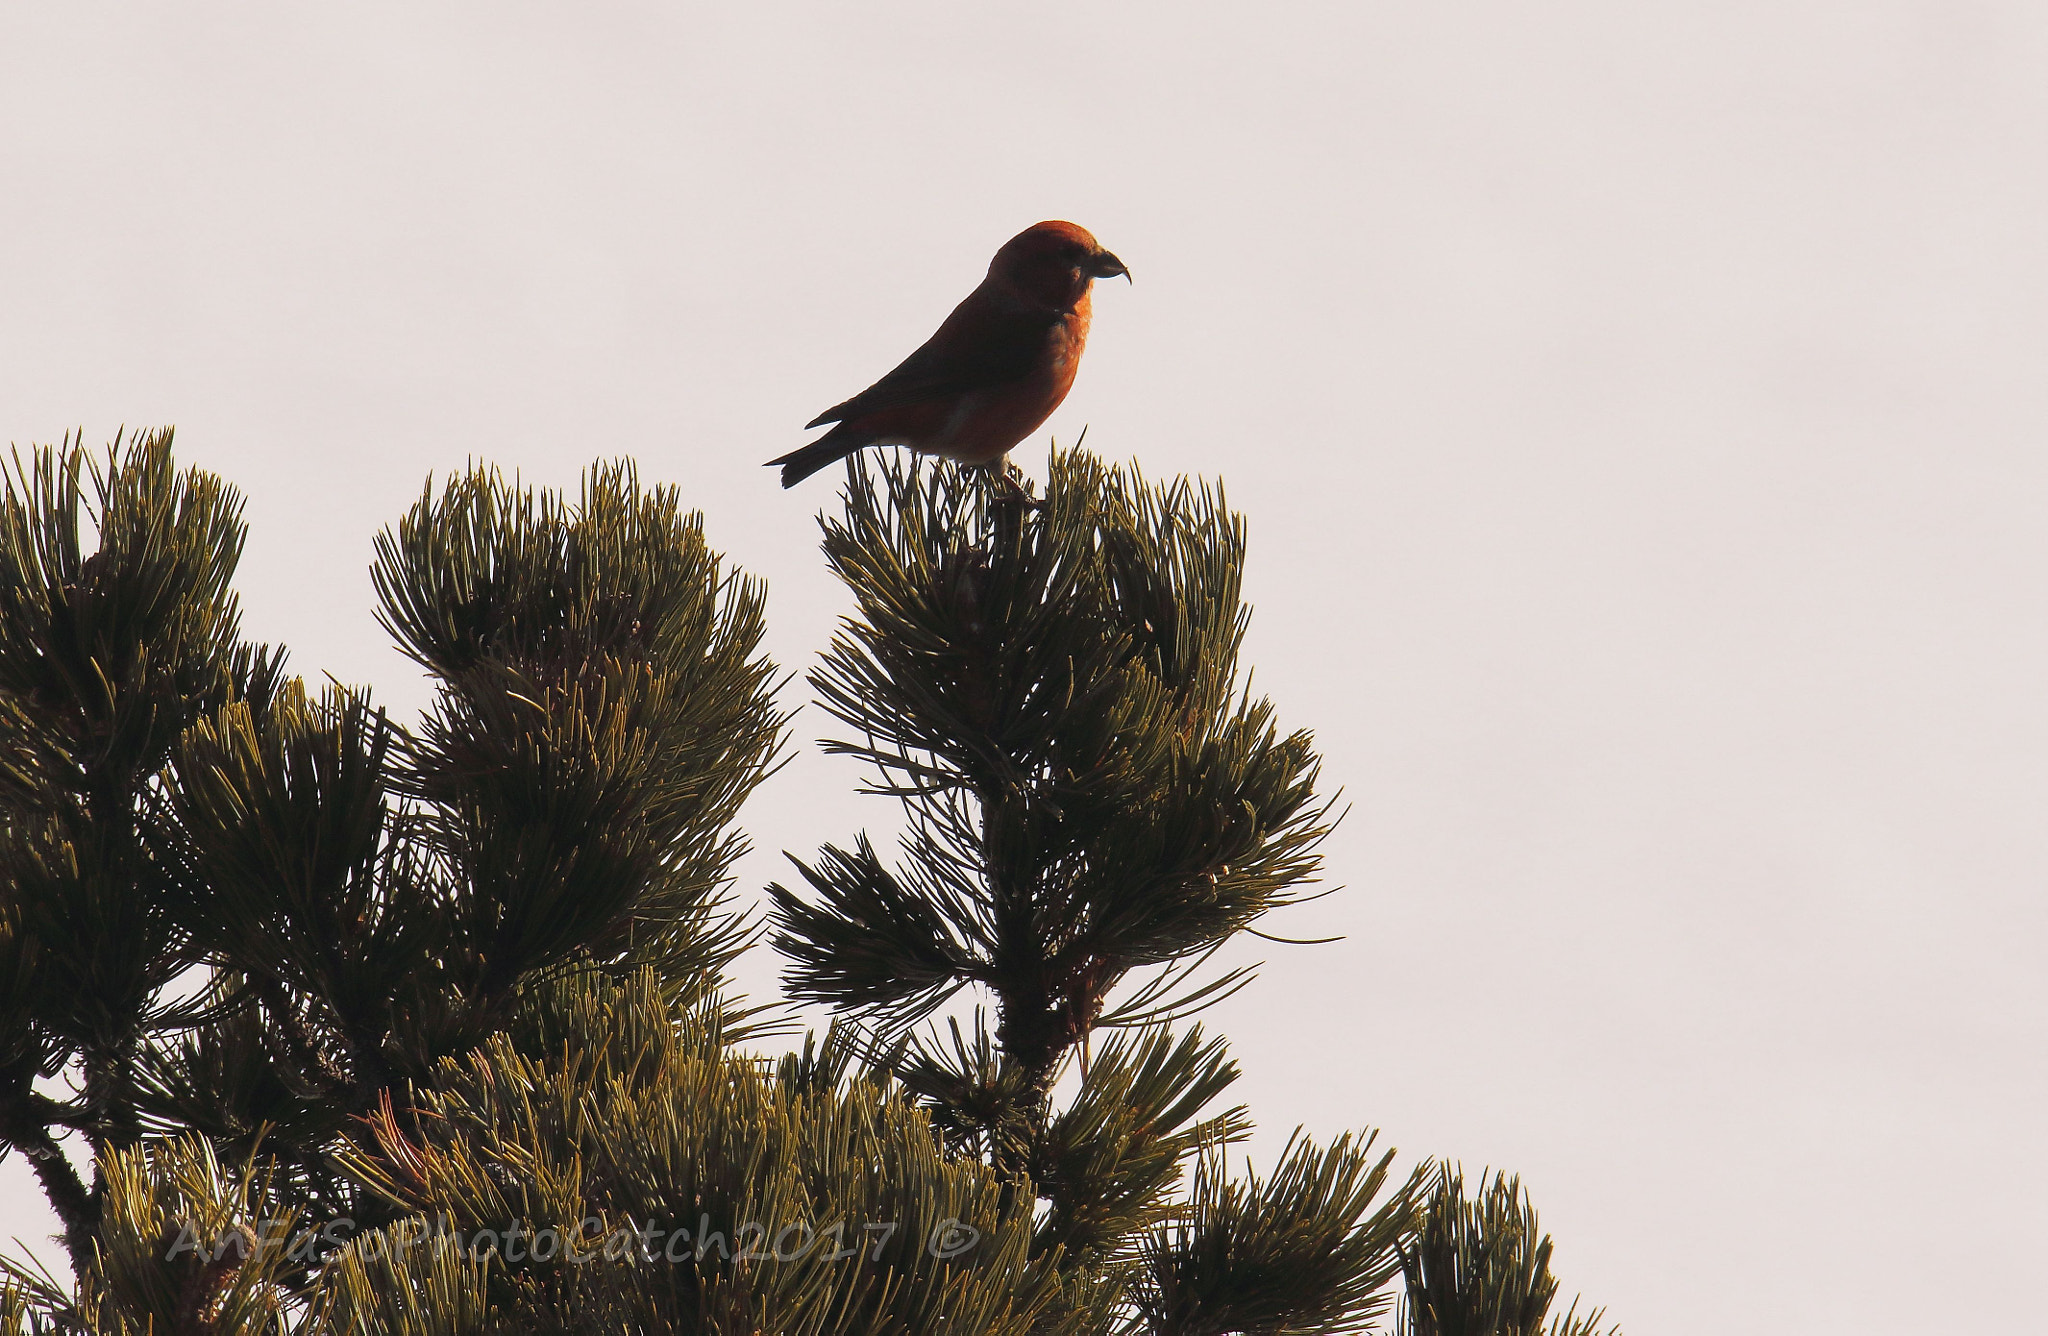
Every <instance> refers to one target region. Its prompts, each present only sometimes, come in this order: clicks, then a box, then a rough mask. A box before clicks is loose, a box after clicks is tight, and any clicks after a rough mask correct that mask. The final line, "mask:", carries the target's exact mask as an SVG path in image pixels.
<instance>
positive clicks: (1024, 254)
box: [988, 222, 1131, 310]
mask: <svg viewBox="0 0 2048 1336" xmlns="http://www.w3.org/2000/svg"><path fill="white" fill-rule="evenodd" d="M1119 275H1121V276H1122V277H1123V278H1125V279H1126V280H1128V279H1129V278H1130V276H1131V271H1130V270H1129V269H1126V268H1125V267H1124V262H1123V261H1122V260H1119V259H1117V258H1116V256H1114V255H1112V254H1110V253H1109V252H1108V251H1106V250H1104V249H1102V246H1101V243H1099V242H1097V241H1096V240H1095V238H1094V237H1093V236H1092V235H1090V234H1089V231H1088V229H1087V228H1085V227H1078V226H1076V225H1074V224H1073V223H1060V222H1048V223H1034V224H1033V225H1032V226H1030V227H1027V228H1025V229H1024V230H1023V231H1022V232H1019V233H1018V234H1017V235H1016V236H1014V237H1011V238H1010V239H1009V240H1008V241H1006V242H1004V243H1003V248H1002V249H1001V250H999V251H997V252H996V258H995V259H993V260H991V261H989V266H988V276H989V278H990V279H991V280H992V281H994V282H995V283H998V284H1000V285H1001V286H1002V287H1004V288H1007V289H1008V290H1009V291H1010V292H1011V293H1012V294H1014V295H1015V296H1018V297H1020V298H1022V299H1023V300H1024V301H1026V302H1028V303H1030V304H1031V305H1033V306H1043V307H1049V308H1053V309H1057V310H1069V309H1072V307H1073V305H1074V303H1075V302H1078V301H1080V300H1081V297H1082V295H1083V294H1085V293H1086V292H1087V291H1088V285H1089V284H1090V283H1092V282H1094V281H1095V280H1096V279H1098V278H1116V277H1118V276H1119Z"/></svg>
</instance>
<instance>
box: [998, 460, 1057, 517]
mask: <svg viewBox="0 0 2048 1336" xmlns="http://www.w3.org/2000/svg"><path fill="white" fill-rule="evenodd" d="M996 487H997V490H998V493H999V495H998V497H997V499H998V500H1000V501H1007V502H1011V503H1013V504H1015V505H1019V506H1022V507H1023V508H1024V509H1026V510H1044V509H1045V502H1044V501H1042V500H1040V499H1039V498H1037V497H1035V496H1033V495H1032V494H1031V493H1030V492H1029V491H1027V490H1026V489H1025V486H1024V470H1023V469H1020V468H1018V467H1017V465H1016V464H1015V463H1013V462H1012V461H1010V460H1009V459H1005V460H1003V462H1002V463H1001V464H1000V465H998V466H997V471H996Z"/></svg>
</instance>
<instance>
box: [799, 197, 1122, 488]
mask: <svg viewBox="0 0 2048 1336" xmlns="http://www.w3.org/2000/svg"><path fill="white" fill-rule="evenodd" d="M1118 277H1121V278H1123V279H1124V280H1125V281H1126V282H1129V281H1130V277H1131V271H1130V270H1129V269H1128V268H1126V267H1125V266H1124V262H1123V261H1122V260H1119V259H1118V258H1117V257H1116V256H1115V255H1112V254H1111V253H1110V252H1108V251H1106V250H1104V249H1103V248H1102V246H1101V244H1100V243H1098V242H1097V241H1096V240H1095V238H1094V236H1092V235H1091V234H1090V233H1089V231H1088V229H1087V228H1085V227H1080V226H1077V225H1076V224H1074V223H1066V222H1058V221H1051V222H1043V223H1034V224H1033V225H1032V226H1030V227H1027V228H1025V229H1024V230H1023V231H1022V232H1019V233H1018V234H1017V235H1016V236H1014V237H1011V238H1010V239H1009V240H1008V241H1006V242H1004V243H1003V246H1002V249H1000V250H998V251H997V252H996V254H995V258H994V259H992V260H990V261H989V265H988V276H987V277H986V278H984V279H982V281H981V286H979V287H977V288H975V290H974V291H972V292H970V293H968V294H967V298H966V300H964V301H962V302H961V303H960V304H959V305H958V306H956V307H954V308H953V313H952V314H951V315H949V316H947V317H946V320H945V323H944V324H942V325H940V326H939V328H938V332H937V333H935V334H933V335H932V336H931V337H930V338H929V339H927V340H925V342H924V346H922V347H920V348H919V349H918V350H917V351H916V352H914V353H912V354H911V355H910V356H908V357H906V358H904V359H903V362H902V364H901V365H899V366H898V367H897V368H896V369H895V370H894V371H891V372H890V373H889V374H888V375H886V376H884V377H882V378H881V379H880V380H878V381H876V382H875V383H874V384H872V385H870V386H868V387H867V388H866V389H865V390H862V391H861V392H860V393H859V394H856V395H854V396H853V397H852V398H851V399H848V400H846V401H845V402H844V403H838V404H834V405H833V406H832V407H830V408H828V409H826V410H825V411H824V412H822V413H820V414H818V416H816V417H814V418H812V419H811V420H810V421H809V422H808V423H806V424H804V425H805V429H806V430H809V429H810V428H813V427H822V426H824V425H826V424H827V423H832V424H835V425H834V426H833V427H832V429H831V430H830V431H828V432H826V433H825V434H824V435H823V436H820V437H819V438H818V439H817V440H815V441H812V442H811V443H810V444H809V445H805V446H802V447H800V448H799V449H796V450H792V451H790V452H789V453H788V454H786V455H783V456H782V457H781V458H779V459H771V460H769V461H768V466H769V467H770V468H774V467H778V466H779V467H780V468H781V469H782V485H783V486H784V487H794V486H796V485H797V484H798V483H800V482H802V481H803V480H804V479H805V478H808V477H810V476H811V475H812V474H813V473H816V472H817V471H818V470H819V469H822V468H824V467H825V466H826V465H828V464H833V463H836V462H837V461H839V460H842V459H844V458H846V457H847V456H848V455H850V454H853V453H854V452H855V451H857V450H864V449H866V448H867V447H868V446H871V445H904V446H909V447H910V448H911V449H912V450H916V451H919V452H920V453H923V454H928V455H938V456H940V457H941V458H945V459H951V460H957V461H958V462H960V463H963V464H980V465H988V466H993V465H996V464H997V463H998V462H999V461H1001V460H1003V459H1004V458H1005V456H1007V455H1008V454H1009V452H1010V450H1011V448H1012V447H1013V446H1015V445H1016V444H1017V443H1018V442H1019V441H1021V440H1023V439H1024V438H1025V437H1026V436H1029V435H1030V434H1031V433H1032V432H1034V431H1036V430H1037V429H1038V425H1039V424H1040V423H1041V422H1044V421H1045V420H1046V419H1047V418H1048V417H1051V416H1052V412H1053V410H1054V409H1055V408H1058V407H1059V406H1060V401H1061V400H1063V399H1065V398H1066V397H1067V391H1068V390H1069V389H1071V388H1072V387H1073V384H1074V373H1075V371H1077V370H1078V369H1079V368H1080V365H1081V350H1082V348H1083V347H1084V346H1086V344H1087V342H1088V321H1089V317H1090V314H1091V309H1092V304H1091V302H1090V300H1089V289H1090V288H1091V287H1092V286H1093V285H1094V282H1095V280H1096V279H1098V278H1118Z"/></svg>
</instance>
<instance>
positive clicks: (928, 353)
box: [804, 298, 1066, 431]
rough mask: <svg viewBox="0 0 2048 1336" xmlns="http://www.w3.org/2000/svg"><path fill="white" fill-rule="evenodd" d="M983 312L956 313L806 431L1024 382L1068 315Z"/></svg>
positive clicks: (1015, 311) (813, 421)
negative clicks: (897, 363) (891, 367)
mask: <svg viewBox="0 0 2048 1336" xmlns="http://www.w3.org/2000/svg"><path fill="white" fill-rule="evenodd" d="M970 300H972V299H971V298H970ZM962 306H963V308H964V307H965V303H963V304H962ZM979 314H980V312H970V311H969V310H967V309H962V310H956V311H955V312H953V314H952V315H951V316H950V317H948V318H947V320H946V323H945V324H944V325H941V326H940V327H939V332H938V333H936V334H934V335H932V336H931V338H929V339H927V340H926V341H925V344H924V346H923V347H921V348H919V349H918V350H917V351H916V352H914V353H912V354H911V355H910V356H908V357H906V358H904V359H903V364H902V365H901V366H899V367H897V368H896V369H895V370H894V371H891V372H890V373H889V374H888V375H886V376H884V377H882V378H881V379H880V380H878V381H876V382H875V383H874V384H872V385H870V386H868V387H867V388H866V389H864V390H862V391H861V392H860V393H859V394H856V395H854V396H853V398H851V399H848V400H847V401H846V402H845V403H842V404H834V405H833V406H832V407H830V408H828V409H826V410H825V411H824V412H822V413H820V414H818V416H816V417H814V418H812V419H811V420H810V421H809V422H806V423H805V424H804V429H805V430H807V431H808V430H809V429H810V428H812V427H822V426H824V425H825V424H826V423H827V422H845V421H849V420H851V419H853V418H856V417H860V416H862V415H864V414H867V413H873V412H877V411H879V410H881V409H884V408H896V407H899V406H901V405H903V404H914V403H921V402H923V401H925V400H927V399H940V398H945V397H947V396H950V395H955V394H961V393H964V392H966V391H968V390H978V389H983V388H986V387H987V386H990V385H1006V384H1009V383H1010V382H1012V381H1018V380H1022V379H1024V377H1026V376H1028V375H1030V374H1031V370H1032V368H1033V367H1035V366H1036V365H1037V364H1038V362H1039V359H1040V358H1042V357H1043V356H1044V355H1045V346H1046V341H1047V339H1049V338H1050V337H1051V335H1052V330H1053V326H1055V325H1057V324H1058V323H1059V322H1060V319H1061V317H1062V316H1064V315H1065V314H1066V313H1065V312H1064V311H1037V310H1029V309H1026V310H1009V311H1003V312H1000V313H998V314H994V315H992V316H989V317H985V318H983V319H979V320H977V319H974V316H975V315H979Z"/></svg>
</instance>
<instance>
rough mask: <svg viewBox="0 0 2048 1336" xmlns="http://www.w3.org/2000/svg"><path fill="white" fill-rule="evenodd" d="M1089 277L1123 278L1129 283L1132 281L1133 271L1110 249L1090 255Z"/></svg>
mask: <svg viewBox="0 0 2048 1336" xmlns="http://www.w3.org/2000/svg"><path fill="white" fill-rule="evenodd" d="M1088 277H1090V278H1121V279H1123V280H1124V282H1126V283H1128V282H1130V281H1131V271H1130V270H1128V269H1126V268H1124V262H1123V261H1122V260H1119V259H1117V258H1116V256H1114V255H1111V254H1110V253H1109V252H1108V251H1097V252H1095V254H1093V255H1091V256H1089V257H1088Z"/></svg>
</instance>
